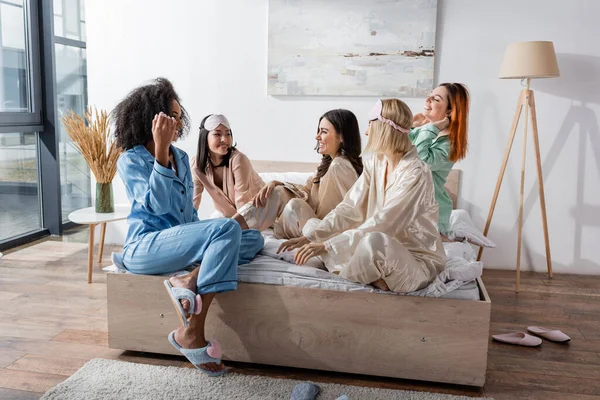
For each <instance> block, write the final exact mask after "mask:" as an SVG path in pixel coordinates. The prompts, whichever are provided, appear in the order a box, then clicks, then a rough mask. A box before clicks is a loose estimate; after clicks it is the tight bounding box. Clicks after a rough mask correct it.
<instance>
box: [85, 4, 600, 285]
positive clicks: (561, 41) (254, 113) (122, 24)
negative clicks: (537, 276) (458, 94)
mask: <svg viewBox="0 0 600 400" xmlns="http://www.w3.org/2000/svg"><path fill="white" fill-rule="evenodd" d="M86 7H87V8H86V9H87V12H86V16H87V29H88V31H87V35H88V50H87V56H88V79H89V80H88V84H89V99H90V104H95V105H97V106H99V107H103V108H106V109H111V108H112V107H114V105H115V104H116V103H117V102H118V101H119V100H120V99H121V98H123V96H125V95H126V93H127V92H128V91H129V90H130V89H132V88H134V87H136V86H137V85H140V84H142V83H144V81H146V80H148V79H151V78H154V77H156V76H166V77H168V78H169V79H171V80H172V81H173V82H174V84H175V86H176V88H177V90H178V91H179V94H180V96H181V97H182V102H183V104H184V106H185V107H186V108H187V109H188V111H189V112H190V113H191V115H192V118H193V126H194V127H197V126H198V125H199V122H200V119H201V118H202V117H203V116H204V115H206V114H208V113H214V112H220V113H224V114H226V115H227V116H228V117H229V118H230V120H231V122H232V124H233V127H234V131H235V133H236V140H237V141H238V144H239V148H240V149H242V151H244V152H245V153H246V154H248V156H249V157H250V158H251V159H263V160H294V161H317V160H318V156H317V155H316V154H315V153H314V152H313V150H312V147H313V143H314V140H313V135H314V131H315V126H316V122H317V119H318V117H319V115H320V114H322V113H323V112H324V111H327V110H328V109H331V108H338V107H342V108H349V109H351V110H352V111H354V112H355V114H356V115H357V116H358V117H359V120H360V121H361V123H362V128H364V127H365V124H364V120H365V115H366V113H367V112H368V110H369V108H370V106H371V105H372V103H373V99H372V98H273V97H269V96H267V94H266V87H267V83H266V68H267V15H268V0H254V1H245V0H203V1H194V0H171V1H169V2H165V1H161V0H144V1H142V0H137V1H134V0H88V1H87V3H86ZM398 12H399V13H400V12H402V10H401V9H399V10H398ZM599 14H600V2H596V1H593V0H587V1H586V0H574V1H569V2H566V1H558V0H529V1H522V0H505V1H501V2H500V1H494V2H492V1H481V0H451V1H450V0H439V15H438V42H437V49H436V51H437V56H436V81H437V82H443V81H458V82H464V83H466V84H467V85H468V86H469V88H470V89H471V94H472V110H471V118H470V151H469V156H468V158H467V159H466V160H465V161H463V162H461V163H460V164H458V165H457V168H460V169H462V170H463V171H464V173H463V179H462V188H461V197H462V200H461V201H462V204H461V208H466V209H468V210H469V211H470V213H471V215H472V216H473V218H474V220H475V222H476V223H477V224H478V226H480V227H481V228H482V229H483V225H484V223H485V218H486V216H487V212H488V208H489V204H490V201H491V198H492V194H493V190H494V187H495V183H496V178H497V175H498V171H499V167H500V163H501V161H502V157H503V154H504V148H505V146H506V141H507V138H508V131H509V128H510V123H511V120H512V117H513V114H514V109H515V104H516V100H517V97H518V95H519V90H520V85H519V82H518V81H513V80H499V79H497V78H496V77H497V74H498V69H499V66H500V62H501V60H502V56H503V52H504V48H505V46H506V44H508V43H509V42H513V41H524V40H552V41H554V44H555V48H556V51H557V53H558V61H559V65H560V68H561V77H560V78H558V79H547V80H538V81H534V82H533V89H534V90H536V102H537V107H538V110H537V111H538V112H537V113H538V124H539V131H540V141H541V143H540V147H541V153H542V161H543V168H544V176H545V181H544V182H545V189H546V197H547V200H546V203H547V210H548V217H549V221H548V223H549V229H550V240H551V245H552V258H553V261H554V271H555V272H571V273H587V274H599V273H600V256H599V255H598V253H597V249H596V247H597V246H598V244H599V243H600V128H599V125H598V115H599V112H600V105H599V103H600V84H599V82H600V80H599V79H598V78H599V76H600V46H598V43H597V38H598V37H599V36H600V27H599V26H598V24H597V15H599ZM405 101H406V102H407V103H408V104H409V106H411V107H412V108H413V110H419V109H420V108H421V106H422V102H423V101H422V99H405ZM196 135H197V134H196V130H195V129H194V130H193V131H192V133H191V135H190V137H189V138H187V139H186V140H183V141H181V142H180V143H179V146H180V147H182V148H183V149H184V150H186V151H188V153H190V154H193V153H194V149H195V146H196V138H197V136H196ZM521 135H522V130H521V129H520V130H519V134H518V136H517V140H516V142H515V147H514V148H513V153H512V158H511V160H510V163H509V167H508V169H507V172H506V176H505V181H504V185H503V187H502V191H501V194H500V198H499V201H498V205H497V207H496V213H495V216H494V221H493V224H492V230H491V232H490V238H491V239H492V240H494V241H496V243H497V244H498V248H497V249H492V250H487V251H486V252H485V255H484V262H485V264H486V267H491V268H514V265H515V254H516V226H517V224H516V223H517V212H518V204H519V173H520V163H521V160H520V157H521V146H522V145H521V143H522V142H521ZM529 144H531V140H529ZM533 155H534V153H533V148H532V147H531V146H529V147H528V156H529V160H528V164H527V175H526V185H525V209H524V210H525V211H524V212H525V214H524V216H525V228H524V242H525V251H524V268H525V269H527V268H530V269H535V270H538V271H542V270H544V269H545V256H544V241H543V235H542V233H541V232H542V231H541V217H540V211H539V201H538V194H537V183H536V180H535V164H534V163H533V162H532V161H533ZM115 196H116V199H115V201H116V202H117V203H123V202H126V197H125V195H124V190H123V188H122V184H121V182H120V181H119V179H118V178H117V179H116V181H115ZM207 200H208V199H207ZM125 230H126V226H125V225H124V224H122V225H118V224H114V226H113V227H111V228H110V229H109V233H108V239H109V240H110V241H112V242H122V240H123V237H124V232H125Z"/></svg>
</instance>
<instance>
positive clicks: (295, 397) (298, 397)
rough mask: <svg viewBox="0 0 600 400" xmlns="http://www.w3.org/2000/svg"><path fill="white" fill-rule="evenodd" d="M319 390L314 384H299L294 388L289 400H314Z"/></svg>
mask: <svg viewBox="0 0 600 400" xmlns="http://www.w3.org/2000/svg"><path fill="white" fill-rule="evenodd" d="M319 390H320V389H319V387H318V386H317V385H315V384H314V383H310V382H303V383H299V384H297V385H296V386H295V387H294V390H293V391H292V397H290V400H315V398H316V397H317V395H318V394H319Z"/></svg>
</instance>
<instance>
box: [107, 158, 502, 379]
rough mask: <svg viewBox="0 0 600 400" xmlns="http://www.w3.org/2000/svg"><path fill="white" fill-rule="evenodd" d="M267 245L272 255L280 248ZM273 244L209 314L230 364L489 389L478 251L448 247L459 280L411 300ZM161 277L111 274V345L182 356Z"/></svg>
mask: <svg viewBox="0 0 600 400" xmlns="http://www.w3.org/2000/svg"><path fill="white" fill-rule="evenodd" d="M253 164H254V166H255V168H256V169H257V170H258V171H260V172H261V173H262V175H263V176H264V177H265V180H269V179H270V178H273V177H274V176H275V175H273V174H276V173H280V172H281V171H296V173H297V174H298V176H297V178H298V179H300V178H301V177H302V176H304V175H302V174H303V173H306V172H312V171H314V169H315V165H314V164H309V163H282V162H277V163H274V162H261V161H253ZM269 174H271V175H269ZM459 177H460V175H459V171H453V172H452V173H451V176H450V179H449V180H448V185H447V186H448V189H449V192H450V194H451V197H452V198H453V201H454V203H455V205H456V201H457V194H458V188H459ZM266 239H267V241H266V242H267V243H268V244H270V247H271V249H273V248H274V246H276V245H277V244H276V242H273V241H272V240H270V238H269V237H267V238H266ZM460 246H467V247H460ZM268 247H269V246H265V250H264V251H263V253H262V254H261V255H260V256H259V257H257V259H255V260H254V261H253V262H252V263H251V264H248V265H247V266H240V269H239V279H240V284H239V288H238V290H236V291H234V292H228V293H223V294H220V295H219V296H217V297H216V298H215V301H214V303H213V306H212V307H211V309H210V311H209V315H208V317H207V326H206V329H207V337H208V338H215V339H217V340H219V342H220V343H221V346H222V348H223V355H224V357H223V358H224V359H225V360H232V361H240V362H248V363H257V364H269V365H279V366H288V367H298V368H309V369H315V370H326V371H337V372H345V373H356V374H366V375H377V376H386V377H393V378H403V379H414V380H422V381H433V382H444V383H453V384H460V385H470V386H483V385H484V383H485V372H486V366H487V350H488V340H489V339H488V337H489V325H490V311H491V302H490V298H489V296H488V294H487V292H486V290H485V287H484V285H483V282H482V281H481V279H480V277H479V276H480V274H481V271H480V269H481V264H480V263H476V262H475V260H474V253H473V259H472V260H466V259H467V258H469V257H471V255H470V253H469V250H468V247H469V245H467V244H466V243H460V244H451V248H450V247H448V248H447V249H446V250H447V252H449V251H451V252H452V253H453V255H454V256H453V257H452V258H451V260H453V262H455V263H456V264H457V268H456V269H454V268H449V269H448V270H447V272H449V273H450V274H452V273H454V274H455V275H454V276H450V278H448V277H446V278H447V279H446V280H447V281H448V282H447V284H446V283H443V282H442V283H441V286H439V287H435V288H434V289H432V290H431V291H429V292H428V293H411V294H409V295H396V294H385V293H383V292H380V291H378V290H376V289H374V288H372V287H370V286H366V285H359V284H355V283H352V282H348V281H345V280H343V279H342V278H339V277H336V276H331V275H333V274H329V273H328V272H326V271H322V270H318V269H311V268H306V267H298V266H295V265H292V264H290V263H288V262H287V261H285V260H280V259H275V258H274V257H273V254H270V251H271V252H272V250H269V249H268ZM460 257H464V259H465V260H466V261H468V262H467V264H468V267H469V268H466V265H467V264H464V263H462V264H461V260H460ZM458 264H460V265H458ZM458 267H461V268H462V267H464V268H462V269H461V268H458ZM477 268H479V272H477ZM465 274H466V275H467V276H468V277H467V278H464V276H465ZM473 274H474V275H473ZM457 277H461V278H460V279H457ZM336 279H337V280H336ZM461 279H463V280H464V281H465V282H459V283H460V285H458V284H457V282H458V281H460V280H461ZM163 280H164V277H162V276H145V275H133V274H128V273H109V274H108V277H107V290H108V294H107V298H108V334H109V346H110V347H111V348H117V349H124V350H134V351H144V352H154V353H165V354H179V353H177V352H176V351H175V349H173V348H172V347H171V345H170V344H169V343H168V341H167V340H166V336H167V335H168V333H169V332H170V331H171V330H173V329H174V328H175V327H177V326H178V323H179V322H178V319H177V317H176V315H175V311H174V309H173V306H172V304H171V302H170V300H169V298H168V297H167V296H166V294H165V292H164V286H163V284H162V281H163ZM447 285H448V287H446V286H447ZM452 285H454V286H457V285H458V287H451V286H452ZM440 288H441V289H440ZM449 288H450V289H452V290H450V291H448V292H447V293H443V292H444V290H446V289H449ZM431 296H435V297H431Z"/></svg>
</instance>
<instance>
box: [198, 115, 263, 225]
mask: <svg viewBox="0 0 600 400" xmlns="http://www.w3.org/2000/svg"><path fill="white" fill-rule="evenodd" d="M192 174H193V176H194V207H196V209H197V208H198V207H199V206H200V201H201V200H202V193H203V192H204V190H206V191H207V192H208V194H209V195H210V197H211V198H212V200H213V203H214V204H215V209H216V210H217V211H219V212H220V213H221V214H223V216H225V217H227V218H231V217H233V216H234V215H235V213H236V212H237V210H238V208H239V207H241V206H243V205H244V204H246V203H247V202H249V201H250V200H252V198H253V197H254V196H255V195H256V194H257V193H258V191H259V190H260V188H262V187H263V186H264V185H265V183H264V182H263V180H262V179H261V178H260V176H258V174H257V173H256V171H255V170H254V168H252V164H251V163H250V160H249V159H248V157H246V155H245V154H244V153H242V152H241V151H239V150H238V149H236V148H235V144H234V143H233V133H232V131H231V124H230V123H229V121H228V120H227V118H226V117H225V116H224V115H221V114H211V115H208V116H206V117H204V119H203V120H202V122H201V123H200V137H199V138H198V153H197V155H196V157H195V158H194V159H192ZM238 222H239V221H238ZM242 227H243V228H246V227H245V226H242Z"/></svg>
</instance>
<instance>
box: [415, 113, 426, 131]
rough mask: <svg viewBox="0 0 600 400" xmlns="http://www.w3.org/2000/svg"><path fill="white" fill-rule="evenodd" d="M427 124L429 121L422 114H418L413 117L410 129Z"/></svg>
mask: <svg viewBox="0 0 600 400" xmlns="http://www.w3.org/2000/svg"><path fill="white" fill-rule="evenodd" d="M428 122H429V120H428V119H427V118H426V117H425V116H424V115H423V114H421V113H418V114H415V115H414V116H413V123H412V127H413V128H418V127H419V126H423V125H425V124H426V123H428Z"/></svg>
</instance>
